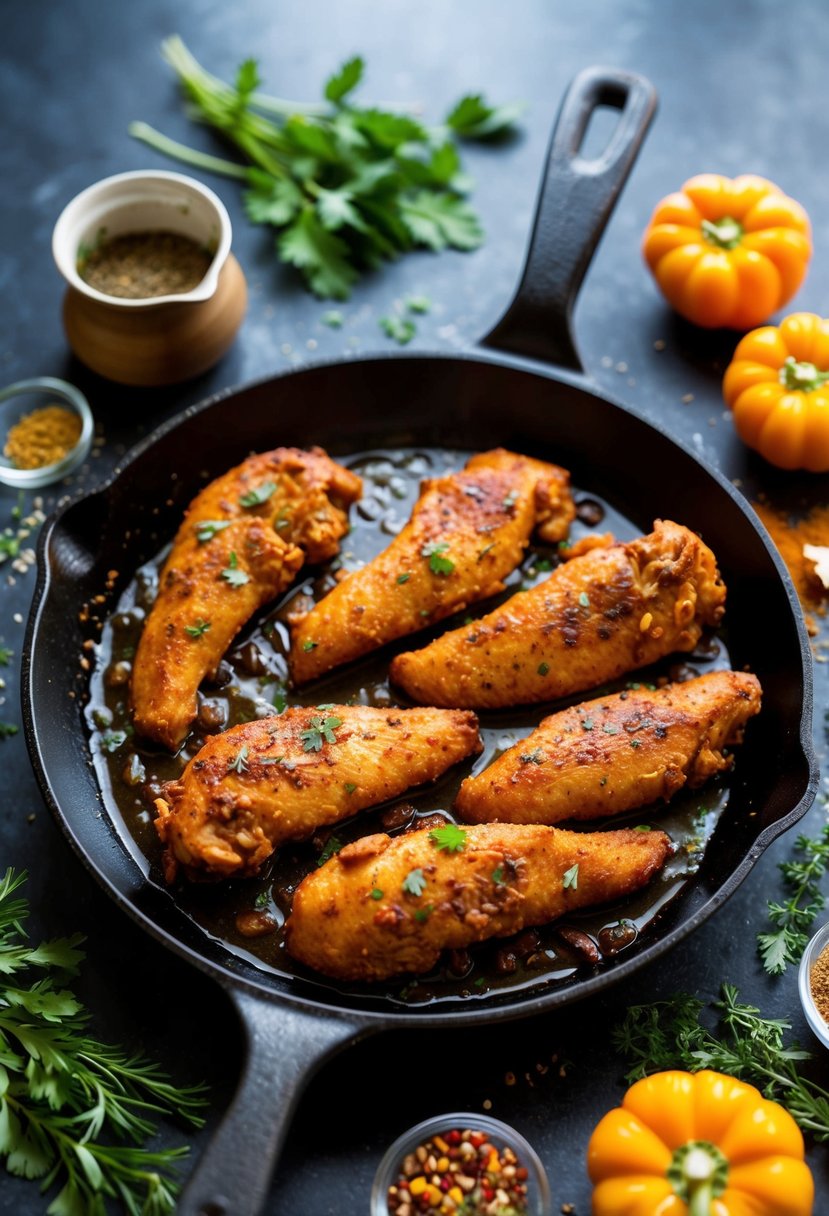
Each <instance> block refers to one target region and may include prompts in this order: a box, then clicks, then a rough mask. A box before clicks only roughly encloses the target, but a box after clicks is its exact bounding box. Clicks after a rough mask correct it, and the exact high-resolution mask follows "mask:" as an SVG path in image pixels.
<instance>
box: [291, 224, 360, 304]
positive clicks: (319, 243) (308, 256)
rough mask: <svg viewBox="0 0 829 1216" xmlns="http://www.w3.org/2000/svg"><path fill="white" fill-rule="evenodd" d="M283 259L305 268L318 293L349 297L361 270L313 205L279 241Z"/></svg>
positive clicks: (343, 297)
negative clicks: (328, 229)
mask: <svg viewBox="0 0 829 1216" xmlns="http://www.w3.org/2000/svg"><path fill="white" fill-rule="evenodd" d="M278 249H279V256H280V257H281V259H282V261H283V262H288V263H289V265H291V266H296V267H297V268H298V269H299V270H301V271H302V272H303V274H304V275H305V277H306V279H307V280H308V285H309V286H310V288H311V290H312V291H313V292H315V294H316V295H318V296H323V297H326V296H328V297H333V299H335V300H347V299H348V297H349V295H350V294H351V288H352V286H353V285H354V283H356V281H357V278H358V274H357V271H356V270H355V269H354V267H353V266H352V265H351V264H350V262H349V261H348V246H347V245H346V244H345V243H344V242H343V241H342V240H341V239H340V238H339V237H337V236H334V234H333V233H331V232H328V231H327V230H326V229H325V228H324V227H323V225H322V223H321V222H320V220H319V218H318V217H317V215H316V213H315V211H314V210H313V208H311V207H305V208H304V209H303V210H302V212H301V213H300V214H299V215H298V216H297V218H296V219H295V220H294V221H293V222H292V223H291V224H290V226H289V227H287V228H286V229H285V230H284V232H283V233H282V236H281V237H280V238H279V242H278Z"/></svg>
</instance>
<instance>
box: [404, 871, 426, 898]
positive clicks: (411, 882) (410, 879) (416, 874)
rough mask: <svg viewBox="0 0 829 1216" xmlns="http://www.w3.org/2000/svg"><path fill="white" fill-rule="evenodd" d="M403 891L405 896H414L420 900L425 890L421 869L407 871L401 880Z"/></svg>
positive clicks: (423, 875) (424, 880) (424, 877)
mask: <svg viewBox="0 0 829 1216" xmlns="http://www.w3.org/2000/svg"><path fill="white" fill-rule="evenodd" d="M403 890H404V891H405V892H406V894H407V895H416V896H417V897H418V898H420V896H421V895H422V894H423V892H424V891H425V890H426V876H425V874H424V873H423V871H422V870H421V869H417V870H410V871H409V873H408V874H407V875H406V877H405V878H404V879H403Z"/></svg>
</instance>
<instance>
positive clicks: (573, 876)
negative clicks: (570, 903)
mask: <svg viewBox="0 0 829 1216" xmlns="http://www.w3.org/2000/svg"><path fill="white" fill-rule="evenodd" d="M561 885H562V886H563V887H564V889H565V891H566V890H567V888H568V887H572V888H573V890H574V891H575V890H576V888H577V887H578V885H579V863H578V862H576V864H575V865H574V866H570V869H569V870H565V871H564V876H563V878H562V880H561Z"/></svg>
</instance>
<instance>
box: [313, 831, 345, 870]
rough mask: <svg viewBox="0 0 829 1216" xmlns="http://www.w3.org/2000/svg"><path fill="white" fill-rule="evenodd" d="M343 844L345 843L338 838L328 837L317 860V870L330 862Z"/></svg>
mask: <svg viewBox="0 0 829 1216" xmlns="http://www.w3.org/2000/svg"><path fill="white" fill-rule="evenodd" d="M344 844H345V841H343V840H340V838H339V837H338V836H329V837H328V840H327V841H326V842H325V846H324V848H323V850H322V852H321V853H320V855H319V857H318V858H317V868H319V867H320V866H324V865H325V863H326V861H330V860H331V858H332V857H336V855H337V853H339V851H340V849H341V848H342V847H343V845H344Z"/></svg>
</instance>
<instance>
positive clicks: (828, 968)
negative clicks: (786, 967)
mask: <svg viewBox="0 0 829 1216" xmlns="http://www.w3.org/2000/svg"><path fill="white" fill-rule="evenodd" d="M798 980H799V991H800V1003H801V1004H802V1006H803V1012H804V1013H805V1014H806V1021H807V1022H808V1023H809V1025H810V1026H811V1028H812V1030H813V1031H814V1033H815V1034H816V1035H817V1037H818V1038H819V1039H820V1041H821V1043H822V1044H823V1046H824V1047H829V923H827V924H825V925H824V926H823V928H822V929H818V931H817V933H816V934H815V935H814V937H813V938H812V940H811V941H810V942H809V944H808V946H807V947H806V949H805V950H804V952H803V958H802V959H801V962H800V974H799V976H798Z"/></svg>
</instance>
